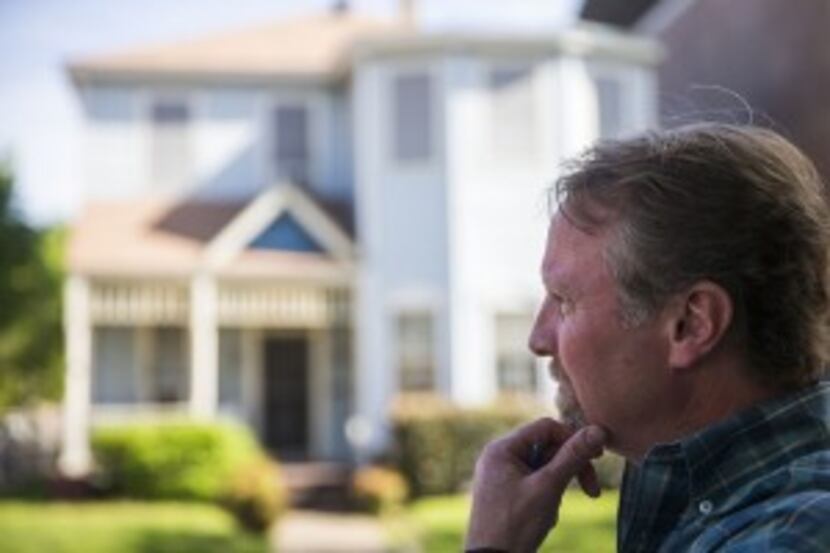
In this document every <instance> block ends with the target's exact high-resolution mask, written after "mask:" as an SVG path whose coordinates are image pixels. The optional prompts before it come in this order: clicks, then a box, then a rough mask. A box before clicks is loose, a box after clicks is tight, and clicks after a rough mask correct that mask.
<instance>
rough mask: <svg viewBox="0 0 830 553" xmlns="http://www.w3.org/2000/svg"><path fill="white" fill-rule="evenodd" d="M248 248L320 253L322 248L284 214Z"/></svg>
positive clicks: (288, 215)
mask: <svg viewBox="0 0 830 553" xmlns="http://www.w3.org/2000/svg"><path fill="white" fill-rule="evenodd" d="M248 247H249V248H252V249H256V250H287V251H293V252H305V253H308V252H310V253H322V252H324V249H323V247H321V246H320V244H319V243H318V242H317V241H316V240H315V239H314V238H313V237H312V236H311V234H309V233H308V232H307V231H306V230H305V229H304V228H303V227H302V225H300V223H299V222H298V221H297V219H296V218H295V217H294V216H293V215H292V214H291V213H287V212H284V213H282V214H281V215H279V216H278V217H277V218H276V219H275V220H274V222H272V223H271V224H270V225H268V226H267V227H266V228H265V230H263V231H262V232H261V233H259V235H258V236H257V237H256V238H254V239H253V240H252V241H251V242H250V244H248Z"/></svg>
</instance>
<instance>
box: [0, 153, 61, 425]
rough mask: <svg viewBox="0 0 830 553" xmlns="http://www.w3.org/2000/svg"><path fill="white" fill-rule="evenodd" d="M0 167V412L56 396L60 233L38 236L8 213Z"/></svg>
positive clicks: (5, 172) (8, 186)
mask: <svg viewBox="0 0 830 553" xmlns="http://www.w3.org/2000/svg"><path fill="white" fill-rule="evenodd" d="M13 183H14V180H13V178H12V173H11V171H10V170H9V168H8V166H0V412H2V411H4V410H6V409H8V408H10V407H15V406H22V405H26V404H30V403H33V402H35V401H37V400H43V399H57V398H58V397H60V394H61V390H62V374H63V371H62V368H63V353H62V341H63V335H62V327H61V293H60V290H61V282H62V270H61V264H62V263H61V256H62V249H63V248H62V246H63V241H64V240H63V237H64V232H63V231H62V230H60V229H53V230H47V231H40V230H37V229H34V228H32V227H30V226H29V225H27V224H26V222H25V221H24V220H23V218H22V216H21V215H20V214H19V213H18V212H17V210H16V209H15V208H14V204H13V188H14V184H13Z"/></svg>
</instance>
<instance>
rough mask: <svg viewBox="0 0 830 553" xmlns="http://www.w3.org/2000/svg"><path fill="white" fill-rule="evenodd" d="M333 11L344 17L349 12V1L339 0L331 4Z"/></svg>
mask: <svg viewBox="0 0 830 553" xmlns="http://www.w3.org/2000/svg"><path fill="white" fill-rule="evenodd" d="M331 13H333V14H334V15H336V16H339V17H342V16H344V15H347V14H348V13H349V2H348V1H347V0H337V1H336V2H334V3H333V4H332V6H331Z"/></svg>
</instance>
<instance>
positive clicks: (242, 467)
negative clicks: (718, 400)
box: [92, 421, 287, 531]
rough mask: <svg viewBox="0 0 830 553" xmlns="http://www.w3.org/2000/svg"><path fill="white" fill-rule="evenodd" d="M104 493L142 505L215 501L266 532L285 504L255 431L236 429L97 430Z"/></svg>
mask: <svg viewBox="0 0 830 553" xmlns="http://www.w3.org/2000/svg"><path fill="white" fill-rule="evenodd" d="M92 450H93V455H94V457H95V461H96V465H97V470H96V478H97V480H98V484H99V486H101V487H103V488H104V489H105V490H106V491H107V492H108V493H110V494H112V495H116V496H121V497H130V498H141V499H177V500H201V501H211V502H215V503H218V504H221V505H223V506H225V507H226V508H227V509H229V510H230V511H231V512H232V513H233V514H234V515H235V516H236V518H237V520H238V521H239V522H240V523H241V524H242V525H243V526H244V527H246V528H248V529H251V530H255V531H263V530H265V529H266V528H267V527H268V526H270V524H271V523H272V522H274V521H275V520H276V518H277V517H278V516H279V514H280V513H282V511H283V510H284V509H285V506H286V504H287V497H286V490H285V486H284V483H283V482H282V479H281V476H280V472H279V466H278V465H277V463H276V462H273V461H271V460H270V459H268V457H267V456H266V454H265V453H264V452H263V450H262V448H261V447H260V446H259V444H258V442H257V441H256V439H255V438H254V436H253V435H252V434H251V432H250V431H249V430H248V429H247V428H246V427H244V426H241V425H236V424H231V423H198V422H191V421H180V422H166V423H147V422H144V423H133V424H128V425H119V426H112V427H106V428H100V429H97V430H96V431H95V432H94V433H93V435H92Z"/></svg>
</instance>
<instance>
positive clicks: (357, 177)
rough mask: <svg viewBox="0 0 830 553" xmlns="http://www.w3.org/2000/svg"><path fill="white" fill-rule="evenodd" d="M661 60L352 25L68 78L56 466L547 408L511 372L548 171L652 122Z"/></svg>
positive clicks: (325, 453)
mask: <svg viewBox="0 0 830 553" xmlns="http://www.w3.org/2000/svg"><path fill="white" fill-rule="evenodd" d="M658 59H659V50H658V49H657V47H656V46H655V44H653V43H652V42H650V41H647V40H644V39H641V38H637V37H634V36H630V35H625V34H621V33H618V32H612V31H609V30H607V29H605V28H601V27H580V26H575V27H571V28H567V29H562V30H556V31H550V32H546V33H539V32H534V33H524V34H513V35H508V34H504V33H500V34H499V33H494V32H490V31H486V30H482V29H479V30H471V31H463V30H444V31H440V32H429V31H425V30H423V29H421V28H419V26H418V25H417V23H416V22H414V21H413V20H412V18H411V17H410V18H407V17H403V18H401V19H399V20H390V21H386V20H372V19H367V18H365V17H361V16H358V15H356V14H353V13H349V12H348V11H342V10H341V11H339V12H332V13H328V14H321V15H318V16H313V17H307V18H302V19H297V20H290V21H284V22H279V23H276V24H273V25H266V26H262V27H261V28H257V29H251V30H248V31H242V32H235V33H229V34H224V35H220V36H213V37H207V38H204V39H201V40H194V41H190V42H184V43H180V44H172V45H168V46H156V47H148V48H146V49H140V50H137V51H132V52H127V53H119V54H114V55H106V56H101V57H97V58H91V59H85V60H80V61H78V62H76V63H73V64H71V65H70V74H71V76H72V79H73V82H74V84H75V86H76V89H77V93H78V95H79V98H80V101H81V103H82V105H83V108H84V113H85V119H86V124H87V129H86V142H87V152H88V154H87V183H88V202H87V207H86V209H85V211H84V213H83V214H82V215H81V216H80V217H79V218H78V220H77V221H76V222H75V224H74V227H73V231H72V237H71V241H70V252H69V262H68V267H69V277H68V280H67V284H66V295H65V297H66V332H67V379H66V382H67V386H66V396H65V397H66V399H65V421H66V424H65V435H64V451H63V455H62V458H61V464H62V467H63V469H64V470H65V471H66V472H68V473H70V474H79V473H83V472H84V471H85V470H87V469H88V467H89V461H90V456H89V445H88V436H89V429H90V427H92V426H94V425H97V424H111V423H117V422H118V421H123V420H136V419H141V418H164V417H171V416H175V417H181V416H192V417H201V418H205V419H211V418H214V417H220V416H228V417H235V418H237V419H240V420H243V421H245V422H246V423H248V424H250V425H251V427H252V428H253V429H254V430H255V431H256V432H257V434H258V435H259V436H260V437H261V439H262V441H263V442H264V443H265V444H266V445H267V446H268V447H270V448H271V449H272V450H274V451H275V452H276V453H277V454H278V455H280V456H283V457H286V458H306V459H344V458H348V457H350V456H351V455H352V451H351V450H350V447H349V444H348V443H347V440H346V437H345V434H346V433H345V431H344V427H345V422H346V421H347V420H353V421H359V424H355V425H353V427H354V428H359V429H361V430H362V432H359V433H360V434H363V438H364V439H366V440H367V441H368V443H367V446H368V447H370V448H372V447H374V448H377V447H380V446H382V445H383V441H384V439H385V437H386V436H385V422H386V419H387V412H388V407H389V404H390V401H391V400H392V399H393V398H394V397H395V396H396V394H398V393H399V392H402V391H408V390H415V391H424V390H428V391H434V392H437V393H439V394H442V395H444V396H446V397H447V398H450V399H451V400H453V401H457V402H459V403H463V404H480V403H485V402H488V401H492V400H493V399H495V398H496V397H497V396H498V394H499V393H502V392H521V393H529V394H535V395H539V396H546V395H549V394H550V393H552V390H551V389H549V387H550V384H547V383H546V379H545V378H543V369H542V368H541V367H539V366H538V365H537V363H536V362H535V361H534V360H533V358H532V357H531V356H530V354H529V353H528V352H527V351H526V348H525V341H526V335H527V332H528V330H529V328H530V324H531V321H532V317H533V315H534V311H535V309H536V307H537V305H538V303H539V301H540V299H541V286H540V284H539V276H538V265H539V259H540V255H541V252H542V248H543V243H544V235H545V229H546V225H547V220H548V204H547V201H548V198H547V194H546V189H547V187H548V186H549V185H550V183H551V182H552V181H553V179H555V177H556V174H557V171H558V167H559V163H560V162H561V161H562V159H563V158H565V157H568V156H571V155H573V154H575V153H577V152H578V151H579V150H581V149H582V148H583V147H584V146H585V145H587V144H588V143H589V142H591V141H592V140H594V139H596V138H597V137H601V136H618V135H622V134H625V133H630V132H634V131H638V130H642V129H644V128H647V127H649V126H651V125H653V123H654V121H655V119H656V114H655V105H656V98H655V80H654V76H653V68H654V66H655V64H656V63H657V61H658Z"/></svg>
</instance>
